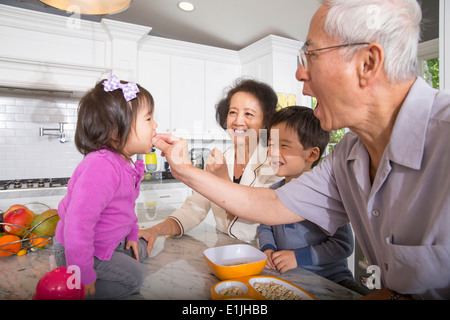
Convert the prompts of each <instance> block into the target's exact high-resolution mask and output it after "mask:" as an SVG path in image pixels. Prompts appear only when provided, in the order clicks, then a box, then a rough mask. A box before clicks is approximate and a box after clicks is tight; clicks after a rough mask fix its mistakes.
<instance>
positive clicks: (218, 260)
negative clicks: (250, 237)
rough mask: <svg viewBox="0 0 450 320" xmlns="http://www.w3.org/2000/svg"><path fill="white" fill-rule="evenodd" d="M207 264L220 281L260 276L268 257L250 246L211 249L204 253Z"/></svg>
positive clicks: (239, 245)
mask: <svg viewBox="0 0 450 320" xmlns="http://www.w3.org/2000/svg"><path fill="white" fill-rule="evenodd" d="M203 256H204V257H205V260H206V263H207V264H208V266H209V268H210V269H211V271H212V272H213V273H214V275H215V276H216V277H217V278H219V279H220V280H227V279H234V278H240V277H247V276H253V275H257V274H260V273H261V271H262V270H263V269H264V266H265V264H266V260H267V256H266V255H265V254H264V253H263V252H261V251H260V250H258V249H256V248H255V247H252V246H251V245H248V244H233V245H229V246H223V247H216V248H209V249H206V250H205V251H203Z"/></svg>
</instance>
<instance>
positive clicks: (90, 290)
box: [84, 281, 95, 297]
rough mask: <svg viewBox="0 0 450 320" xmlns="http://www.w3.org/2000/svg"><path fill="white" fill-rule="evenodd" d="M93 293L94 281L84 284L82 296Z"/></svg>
mask: <svg viewBox="0 0 450 320" xmlns="http://www.w3.org/2000/svg"><path fill="white" fill-rule="evenodd" d="M94 294H95V281H94V282H91V283H89V284H86V285H85V286H84V296H85V297H87V296H93V295H94Z"/></svg>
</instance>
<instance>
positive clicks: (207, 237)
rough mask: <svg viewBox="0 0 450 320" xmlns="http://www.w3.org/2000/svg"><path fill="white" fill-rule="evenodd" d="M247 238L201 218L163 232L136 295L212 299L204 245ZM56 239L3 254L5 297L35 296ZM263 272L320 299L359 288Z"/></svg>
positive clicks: (157, 210) (141, 213)
mask: <svg viewBox="0 0 450 320" xmlns="http://www.w3.org/2000/svg"><path fill="white" fill-rule="evenodd" d="M174 210H175V208H174V207H172V206H171V205H168V204H165V203H163V202H161V201H160V202H158V203H157V205H156V206H155V207H152V208H146V209H141V210H137V215H138V218H139V224H140V227H142V228H143V227H149V226H152V225H154V224H157V223H158V222H160V221H162V220H164V219H165V218H166V217H167V216H168V215H169V214H170V213H171V212H173V211H174ZM238 243H242V242H241V241H239V240H236V239H232V238H230V237H229V236H228V235H226V234H223V233H220V232H217V231H216V230H215V228H214V227H213V226H211V225H209V224H207V223H202V224H200V225H199V226H197V227H196V228H194V229H193V230H191V231H189V232H188V233H187V234H186V235H184V236H183V237H181V238H177V239H174V238H165V237H160V238H158V239H157V241H156V242H155V245H154V248H153V251H152V252H151V254H150V256H149V257H148V258H147V259H146V260H145V261H144V262H143V263H144V264H145V266H146V267H147V277H146V279H145V282H144V284H143V286H142V287H141V290H140V293H139V294H137V295H133V296H132V297H131V298H130V299H134V300H210V299H211V288H212V286H213V285H214V284H216V283H217V282H220V281H221V280H219V279H218V278H216V276H215V275H214V274H213V273H212V272H211V271H210V269H209V268H208V266H207V264H206V261H205V259H204V257H203V251H204V250H205V249H207V248H210V247H217V246H224V245H229V244H238ZM52 253H53V252H52V248H51V245H49V247H46V248H44V249H43V250H41V251H36V252H29V253H27V254H26V255H24V256H20V257H18V256H10V257H2V258H0V259H1V266H2V272H1V273H0V299H1V300H12V299H14V300H25V299H31V297H32V295H33V293H34V290H35V288H36V285H37V282H38V281H39V279H40V277H41V276H42V275H44V274H45V273H46V272H48V271H50V262H49V261H50V256H51V255H52ZM261 275H269V276H275V277H278V278H281V279H284V280H287V281H289V282H291V283H293V284H295V285H297V286H298V287H300V288H302V289H303V290H305V291H307V292H309V293H310V294H312V295H313V296H315V297H316V298H317V299H318V300H349V299H358V298H359V297H360V295H359V294H357V293H355V292H353V291H350V290H348V289H347V288H344V287H342V286H340V285H338V284H336V283H334V282H332V281H329V280H327V279H325V278H322V277H320V276H317V275H315V274H313V273H311V272H309V271H306V270H304V269H302V268H298V269H295V270H290V271H288V272H286V273H284V274H280V273H279V272H278V271H274V270H268V269H264V270H263V271H262V273H261Z"/></svg>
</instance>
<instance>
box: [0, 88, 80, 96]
mask: <svg viewBox="0 0 450 320" xmlns="http://www.w3.org/2000/svg"><path fill="white" fill-rule="evenodd" d="M0 93H6V94H8V95H17V94H20V95H22V94H23V95H32V96H47V97H48V96H50V97H57V98H81V97H82V96H83V94H84V92H82V91H68V90H53V89H34V88H21V87H8V86H0Z"/></svg>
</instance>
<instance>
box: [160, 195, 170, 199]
mask: <svg viewBox="0 0 450 320" xmlns="http://www.w3.org/2000/svg"><path fill="white" fill-rule="evenodd" d="M159 198H160V199H161V198H170V196H159Z"/></svg>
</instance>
